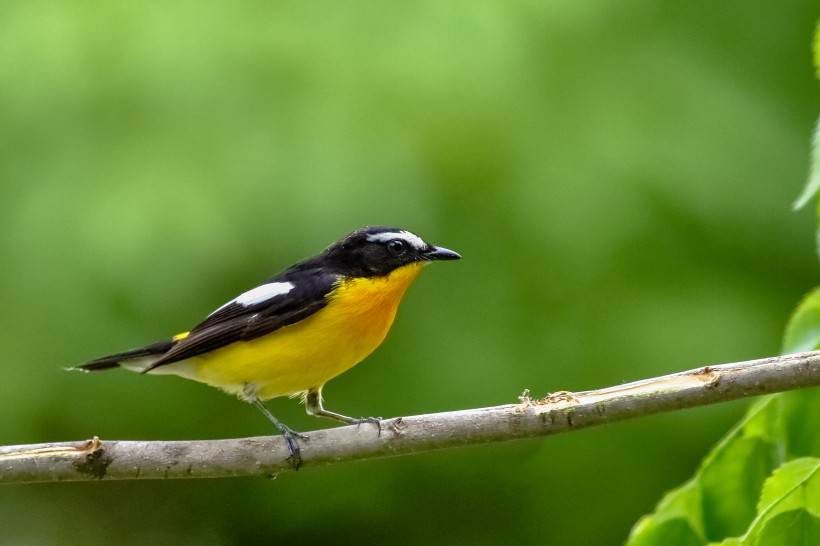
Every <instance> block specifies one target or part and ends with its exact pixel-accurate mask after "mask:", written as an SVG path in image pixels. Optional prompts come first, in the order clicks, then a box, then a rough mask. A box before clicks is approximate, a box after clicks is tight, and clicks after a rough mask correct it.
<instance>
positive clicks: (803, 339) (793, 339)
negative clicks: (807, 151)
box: [783, 171, 820, 354]
mask: <svg viewBox="0 0 820 546" xmlns="http://www.w3.org/2000/svg"><path fill="white" fill-rule="evenodd" d="M818 173H820V171H818ZM818 346H820V287H817V288H815V289H814V290H812V291H811V292H809V294H808V295H807V296H805V297H804V298H803V300H802V301H801V302H800V304H799V305H798V306H797V309H795V311H794V313H792V316H791V318H790V319H789V324H788V326H786V334H785V336H784V338H783V353H784V354H785V353H798V352H802V351H813V350H815V349H816V348H817V347H818Z"/></svg>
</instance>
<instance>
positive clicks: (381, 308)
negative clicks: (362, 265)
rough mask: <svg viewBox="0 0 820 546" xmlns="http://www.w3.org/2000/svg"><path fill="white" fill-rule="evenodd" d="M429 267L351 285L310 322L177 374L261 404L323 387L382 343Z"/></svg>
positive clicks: (202, 359) (186, 365) (208, 357)
mask: <svg viewBox="0 0 820 546" xmlns="http://www.w3.org/2000/svg"><path fill="white" fill-rule="evenodd" d="M422 267H423V264H421V263H416V264H411V265H407V266H404V267H401V268H399V269H397V270H395V271H393V272H392V273H391V274H390V275H388V276H386V277H374V278H359V279H351V280H347V281H344V282H342V283H341V284H340V285H339V286H338V287H337V288H336V289H335V290H334V291H333V292H332V293H331V295H330V296H329V298H328V304H327V306H325V307H324V308H323V309H321V310H319V311H317V312H316V313H314V314H313V315H311V316H309V317H308V318H306V319H304V320H302V321H300V322H297V323H296V324H292V325H290V326H285V327H283V328H280V329H279V330H276V331H275V332H272V333H271V334H268V335H266V336H262V337H260V338H258V339H254V340H251V341H246V342H237V343H232V344H231V345H227V346H225V347H222V348H220V349H217V350H215V351H212V352H210V353H207V354H205V355H201V356H197V357H194V358H192V359H189V360H187V361H184V362H181V363H179V364H180V365H179V366H177V367H176V368H177V370H178V371H177V373H179V375H183V376H185V377H189V378H191V379H195V380H197V381H202V382H204V383H208V384H209V385H213V386H215V387H219V388H222V389H224V390H226V391H228V392H231V393H234V394H238V395H242V393H243V391H244V392H247V390H248V389H250V390H251V391H252V392H254V393H255V394H256V396H257V397H259V398H260V399H262V400H268V399H270V398H274V397H277V396H283V395H293V394H298V393H301V392H304V391H306V390H308V389H312V388H318V387H321V386H322V385H323V384H325V383H326V382H327V381H329V380H330V379H332V378H334V377H336V376H337V375H339V374H340V373H342V372H344V371H346V370H348V369H350V368H352V367H353V366H355V365H356V364H358V363H359V362H361V361H362V360H363V359H364V358H365V357H367V356H368V355H369V354H370V353H371V352H373V351H374V350H375V349H376V348H377V347H378V346H379V345H380V344H381V342H382V341H383V340H384V338H385V336H386V335H387V332H388V331H389V330H390V326H391V325H392V324H393V319H394V318H395V316H396V310H397V309H398V306H399V303H400V302H401V299H402V297H403V296H404V293H405V291H406V290H407V288H408V287H409V286H410V284H412V282H413V281H414V280H415V279H416V277H418V275H419V273H421V270H422ZM167 371H168V372H171V373H174V371H173V370H167Z"/></svg>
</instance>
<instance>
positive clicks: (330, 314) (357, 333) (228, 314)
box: [75, 227, 461, 468]
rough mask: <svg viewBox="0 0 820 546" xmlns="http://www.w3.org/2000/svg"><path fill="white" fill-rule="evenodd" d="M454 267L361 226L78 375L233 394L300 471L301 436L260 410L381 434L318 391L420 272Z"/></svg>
mask: <svg viewBox="0 0 820 546" xmlns="http://www.w3.org/2000/svg"><path fill="white" fill-rule="evenodd" d="M459 258H461V256H460V255H459V254H457V253H456V252H453V251H452V250H448V249H446V248H442V247H438V246H433V245H430V244H428V243H426V242H425V241H424V240H423V239H422V238H421V237H419V236H418V235H415V234H413V233H411V232H410V231H407V230H403V229H398V228H391V227H364V228H361V229H358V230H356V231H354V232H352V233H350V234H349V235H347V236H345V237H343V238H342V239H340V240H339V241H337V242H336V243H334V244H332V245H331V246H329V247H328V248H327V249H325V250H324V252H322V253H320V254H318V255H317V256H314V257H312V258H308V259H306V260H304V261H301V262H299V263H296V264H294V265H292V266H290V267H289V268H287V269H286V270H284V271H283V272H281V273H279V274H278V275H276V276H274V277H272V278H270V279H268V280H267V281H265V282H263V283H261V284H259V285H258V286H256V287H254V288H251V289H250V290H248V291H247V292H244V293H242V294H240V295H239V296H237V297H236V298H234V299H232V300H231V301H229V302H228V303H226V304H224V305H222V306H221V307H219V308H217V309H216V310H215V311H213V312H212V313H211V314H210V315H208V316H207V318H205V320H204V321H202V322H200V323H199V324H198V325H197V326H195V327H194V328H193V329H191V330H190V331H188V332H183V333H181V334H177V335H175V336H173V337H172V338H170V339H166V340H163V341H158V342H156V343H152V344H151V345H147V346H145V347H141V348H139V349H133V350H130V351H125V352H122V353H117V354H113V355H109V356H105V357H102V358H98V359H96V360H92V361H90V362H87V363H85V364H82V365H79V366H77V367H76V368H75V369H79V370H83V371H88V372H91V371H98V370H107V369H111V368H117V367H122V368H126V369H128V370H132V371H137V372H141V373H149V374H171V375H178V376H181V377H184V378H186V379H193V380H194V381H200V382H202V383H206V384H208V385H211V386H214V387H217V388H220V389H222V390H223V391H225V392H228V393H230V394H234V395H236V396H238V397H239V398H240V399H241V400H244V401H245V402H248V403H251V404H253V405H254V406H256V407H257V408H258V409H259V411H261V412H262V413H263V414H264V415H265V417H267V418H268V419H269V420H270V421H271V422H272V423H273V424H274V425H275V426H276V428H277V429H278V430H279V431H280V432H281V433H282V435H283V436H284V438H285V440H286V441H287V445H288V448H289V450H290V455H291V456H290V458H291V462H292V463H293V464H294V466H296V467H297V468H298V466H299V463H300V462H301V458H300V454H299V444H298V442H297V438H304V436H303V435H300V434H299V433H297V432H295V431H293V430H291V429H290V428H289V427H288V426H287V425H285V424H284V423H282V422H281V421H280V420H279V419H277V418H276V417H274V416H273V414H271V413H270V411H268V409H267V408H266V407H265V405H264V404H263V402H264V401H266V400H270V399H272V398H276V397H279V396H290V397H293V396H301V397H302V400H303V401H304V403H305V409H306V411H307V413H308V415H315V416H319V417H328V418H331V419H336V420H338V421H342V422H344V423H348V424H360V423H363V422H370V423H374V424H376V425H377V426H379V427H380V418H376V417H367V418H361V419H355V418H353V417H347V416H346V415H342V414H340V413H336V412H333V411H330V410H327V409H325V408H324V406H323V404H322V388H323V387H324V385H325V383H327V382H328V381H330V380H331V379H333V378H334V377H336V376H337V375H339V374H341V373H343V372H345V371H347V370H349V369H350V368H352V367H353V366H355V365H356V364H358V363H359V362H361V361H362V360H364V359H365V358H366V357H367V356H368V355H369V354H370V353H372V352H373V351H374V350H375V349H376V348H377V347H378V346H379V345H380V344H381V343H382V341H384V338H385V336H386V335H387V332H388V331H389V330H390V327H391V326H392V324H393V319H394V318H395V316H396V310H397V309H398V306H399V303H400V302H401V300H402V297H403V296H404V294H405V292H406V290H407V288H408V287H409V286H410V285H411V284H412V283H413V281H415V280H416V278H417V277H418V276H419V274H420V273H421V271H422V269H423V268H424V266H425V265H427V264H429V263H431V262H432V261H436V260H458V259H459ZM379 430H381V429H379Z"/></svg>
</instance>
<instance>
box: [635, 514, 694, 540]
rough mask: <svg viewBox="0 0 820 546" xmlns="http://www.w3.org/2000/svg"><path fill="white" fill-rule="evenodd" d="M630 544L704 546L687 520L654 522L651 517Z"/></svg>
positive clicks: (676, 519) (677, 519) (675, 519)
mask: <svg viewBox="0 0 820 546" xmlns="http://www.w3.org/2000/svg"><path fill="white" fill-rule="evenodd" d="M636 529H637V528H636ZM628 544H629V546H667V545H674V546H703V545H704V543H703V541H702V540H701V539H700V537H699V536H698V534H697V533H696V532H695V530H694V529H692V526H691V525H690V524H689V522H688V521H687V520H686V519H685V518H672V519H666V520H663V521H654V520H652V517H651V516H650V517H649V518H647V520H646V522H645V527H644V528H642V529H640V530H637V531H636V532H634V533H633V536H631V537H630V539H629V542H628Z"/></svg>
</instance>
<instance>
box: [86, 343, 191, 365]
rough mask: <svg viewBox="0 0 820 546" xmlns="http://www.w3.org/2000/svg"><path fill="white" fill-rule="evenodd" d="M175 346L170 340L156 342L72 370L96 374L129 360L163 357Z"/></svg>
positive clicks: (98, 359)
mask: <svg viewBox="0 0 820 546" xmlns="http://www.w3.org/2000/svg"><path fill="white" fill-rule="evenodd" d="M175 344H176V342H175V341H173V340H170V339H169V340H167V341H157V342H156V343H152V344H151V345H147V346H145V347H141V348H139V349H132V350H130V351H125V352H123V353H117V354H114V355H108V356H104V357H101V358H97V359H94V360H91V361H90V362H86V363H85V364H80V365H79V366H76V367H75V368H74V369H77V370H83V371H86V372H98V371H101V370H110V369H111V368H119V367H120V364H121V363H123V362H126V361H129V360H135V359H138V358H146V357H151V356H160V355H163V354H165V353H167V352H168V350H169V349H170V348H171V347H173V346H174V345H175Z"/></svg>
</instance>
